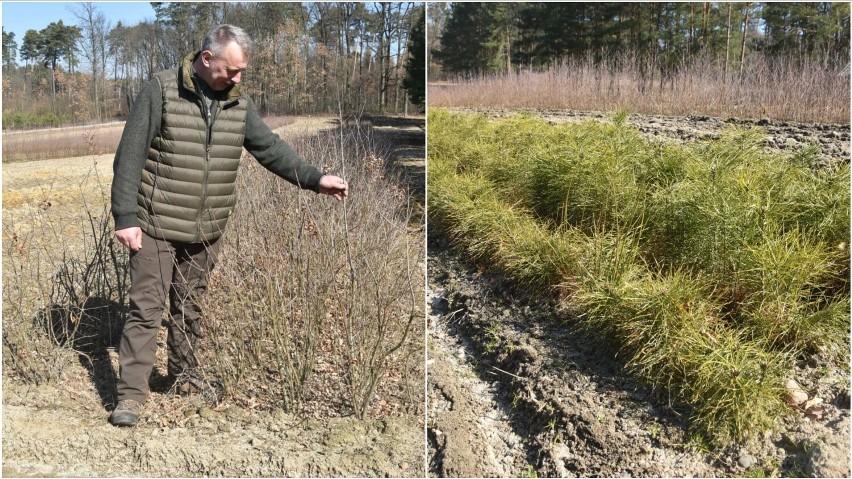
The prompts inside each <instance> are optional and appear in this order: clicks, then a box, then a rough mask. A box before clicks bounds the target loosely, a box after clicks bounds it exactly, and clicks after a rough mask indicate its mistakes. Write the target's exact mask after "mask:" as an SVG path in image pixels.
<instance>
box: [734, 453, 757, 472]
mask: <svg viewBox="0 0 852 479" xmlns="http://www.w3.org/2000/svg"><path fill="white" fill-rule="evenodd" d="M756 462H757V460H756V459H755V458H754V456H752V455H751V454H749V453H747V452H743V453H741V454H740V457H739V459H737V463H738V464H739V465H740V466H741V467H742V468H744V469H748V468H750V467H751V466H753V465H754V464H755V463H756Z"/></svg>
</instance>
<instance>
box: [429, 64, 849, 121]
mask: <svg viewBox="0 0 852 479" xmlns="http://www.w3.org/2000/svg"><path fill="white" fill-rule="evenodd" d="M750 61H751V63H750V64H749V68H748V71H747V72H746V73H745V74H744V75H743V76H742V77H737V78H733V79H730V78H729V79H728V81H727V82H726V81H724V75H722V74H720V73H719V71H720V68H719V66H718V65H714V64H712V63H709V62H705V63H704V64H695V65H689V66H684V67H682V68H680V69H678V70H676V71H674V72H672V73H671V74H669V75H666V76H662V75H660V74H659V73H658V72H657V73H650V71H651V69H650V68H647V67H643V66H642V65H639V64H637V62H636V61H634V60H631V59H620V58H613V59H609V60H608V61H607V62H605V63H603V64H597V65H596V64H594V63H593V62H592V61H591V60H588V59H579V60H578V59H568V60H565V61H563V62H561V63H560V64H558V65H555V66H553V67H551V68H550V69H548V70H546V71H535V70H533V71H530V70H522V71H520V72H518V73H515V74H509V75H489V76H484V77H475V78H468V79H460V80H458V81H455V82H453V83H449V84H448V83H440V84H430V85H429V106H430V107H513V108H562V109H572V110H594V111H612V110H616V109H618V108H625V109H627V110H629V111H631V112H635V113H645V114H663V115H691V114H692V115H694V114H701V115H710V116H716V117H723V118H724V117H745V118H773V119H779V120H790V121H800V122H812V123H839V124H848V123H849V113H850V110H849V75H848V73H847V74H841V71H842V69H843V67H844V66H845V65H840V66H839V67H835V66H828V67H826V66H823V65H819V64H816V63H805V64H803V65H796V64H793V63H792V62H789V61H782V60H769V59H766V58H762V57H758V56H753V57H751V60H750Z"/></svg>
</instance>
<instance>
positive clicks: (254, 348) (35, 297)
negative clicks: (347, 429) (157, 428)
mask: <svg viewBox="0 0 852 479" xmlns="http://www.w3.org/2000/svg"><path fill="white" fill-rule="evenodd" d="M357 125H358V123H355V126H353V127H347V128H345V129H344V131H342V132H341V131H339V130H338V131H336V132H334V133H328V134H321V135H319V136H317V135H313V136H302V137H296V136H293V137H288V138H286V139H287V141H288V142H289V143H290V144H291V145H293V146H294V148H295V149H296V150H297V151H299V152H300V153H301V154H302V155H303V156H304V157H305V158H306V159H307V160H308V161H309V162H311V163H313V164H316V165H319V166H322V167H324V168H326V169H328V170H329V171H331V172H334V173H337V174H344V175H345V176H346V178H347V180H348V181H349V182H350V185H351V192H352V195H351V197H350V199H348V200H347V201H346V202H345V203H339V202H336V201H334V200H333V199H331V198H329V197H326V196H321V195H315V194H314V193H312V192H308V191H299V190H297V189H296V188H295V187H293V186H291V185H289V184H287V183H286V182H284V181H283V180H280V179H278V178H276V177H274V175H271V174H270V173H268V172H267V171H265V170H264V169H263V168H261V167H260V166H259V165H257V164H256V163H255V162H254V160H252V159H250V158H248V157H246V158H245V159H244V161H245V164H244V165H243V169H242V172H241V178H240V180H239V188H240V191H241V199H240V204H239V206H238V208H237V210H236V212H235V215H234V218H233V220H232V224H231V225H230V226H229V230H228V232H227V233H226V235H225V239H224V241H226V243H225V246H224V251H223V255H222V260H221V263H220V264H219V265H218V266H217V268H216V270H215V271H214V273H213V277H212V278H211V286H210V290H209V291H208V294H207V295H206V296H205V298H204V302H203V304H204V308H205V318H206V321H207V323H206V327H207V331H206V332H207V338H206V339H205V340H203V343H202V344H204V345H205V346H206V348H205V350H204V352H202V353H200V354H199V360H200V363H201V365H202V369H203V371H204V373H205V375H206V379H207V380H208V382H209V384H210V385H211V386H214V387H213V388H211V392H215V393H216V394H215V395H212V396H207V397H208V398H211V399H216V400H221V399H222V398H229V399H230V400H232V401H234V402H236V403H238V404H240V405H242V406H244V407H246V408H249V409H271V408H282V409H285V410H288V411H291V412H294V413H297V414H305V415H310V416H314V417H330V416H345V415H350V414H354V415H356V416H358V417H365V416H386V415H392V414H397V413H401V412H414V411H417V410H418V408H420V407H422V404H423V397H422V394H423V392H422V382H423V370H422V357H423V349H422V347H423V346H422V337H423V324H424V323H423V302H422V298H423V295H424V291H423V288H424V285H423V283H424V281H423V270H422V267H423V265H422V260H423V256H424V251H423V247H424V245H423V240H422V224H421V221H420V220H416V219H412V217H411V212H412V210H413V208H412V205H411V204H410V201H409V196H408V193H407V192H406V191H404V190H402V189H400V188H399V187H398V186H397V183H396V179H395V178H394V176H393V174H392V173H390V172H389V170H388V169H387V168H386V167H387V165H386V164H385V162H384V159H385V158H387V156H386V155H387V154H388V152H389V146H390V145H381V144H377V142H376V141H375V139H374V138H373V135H372V133H371V131H370V129H369V128H366V127H364V128H359V127H358V126H357ZM341 142H342V143H343V145H342V147H341ZM344 165H345V169H344ZM84 193H85V194H84ZM108 193H109V187H108V184H107V182H106V181H104V180H103V179H101V178H97V177H96V176H91V177H89V178H87V179H86V181H84V182H83V184H81V185H80V193H79V196H76V197H72V198H71V199H68V198H66V199H65V200H66V201H68V202H70V204H71V205H72V206H70V207H68V208H65V207H62V208H60V207H58V205H56V204H53V205H52V206H51V204H50V203H47V202H43V204H42V203H38V201H26V202H25V206H24V207H21V208H19V209H18V210H16V211H15V214H14V215H12V214H7V215H6V217H5V218H4V224H3V230H4V231H3V233H4V242H3V266H4V268H3V274H4V288H3V317H4V322H3V364H4V377H5V378H14V379H17V380H21V381H24V382H26V383H29V384H40V383H44V382H50V381H57V380H61V379H62V378H63V375H64V374H65V373H64V372H65V371H67V370H68V367H69V365H70V364H71V363H72V362H74V361H78V362H79V363H80V364H82V365H84V366H85V367H86V368H87V369H88V371H89V373H90V376H91V380H92V382H93V383H94V384H95V387H96V388H97V389H98V392H99V393H100V394H101V396H102V398H103V400H104V402H105V404H106V403H109V402H110V401H111V400H113V399H114V387H115V386H114V381H115V376H116V373H117V371H116V369H115V363H114V356H115V352H114V351H115V348H116V346H117V341H118V338H119V337H120V333H121V328H122V324H123V321H124V318H125V317H126V314H127V306H126V304H125V299H126V291H127V286H128V272H127V255H126V252H125V251H124V249H123V248H122V247H121V246H120V245H119V244H118V243H117V242H115V241H114V240H113V235H112V219H111V218H110V216H109V213H108V207H107V206H105V205H106V203H107V198H108ZM69 209H73V210H74V212H75V214H76V215H81V216H75V217H74V218H73V220H69V217H68V214H69V212H68V210H69ZM81 211H82V213H80V212H81ZM158 367H159V366H158ZM161 373H162V372H159V373H158V372H157V371H156V370H155V378H154V382H157V381H159V379H158V378H160V376H161V375H162V374H161ZM155 387H157V386H156V385H155Z"/></svg>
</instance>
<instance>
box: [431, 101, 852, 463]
mask: <svg viewBox="0 0 852 479" xmlns="http://www.w3.org/2000/svg"><path fill="white" fill-rule="evenodd" d="M463 111H466V112H471V110H463ZM516 112H517V111H516V110H500V109H497V110H495V109H492V110H486V111H478V113H484V114H486V115H489V116H492V117H500V116H505V115H508V114H513V113H516ZM525 113H527V114H535V115H539V116H541V117H544V118H547V119H548V120H549V121H551V122H553V123H556V122H564V121H580V120H583V119H605V118H607V117H608V115H607V114H605V113H600V112H568V111H555V110H546V111H525ZM629 121H630V123H631V124H634V125H636V126H637V127H638V128H639V129H640V130H641V131H642V132H644V133H645V134H646V135H647V136H648V137H650V138H658V139H660V140H661V141H678V142H684V141H693V140H695V139H701V138H712V137H713V136H714V135H718V134H719V132H720V131H721V130H722V129H723V128H724V127H725V126H726V125H728V124H731V123H737V124H742V123H746V124H747V123H748V122H744V121H741V120H736V119H729V120H720V119H714V118H706V117H690V118H675V117H652V116H644V115H631V117H630V120H629ZM751 123H756V124H758V125H759V126H762V127H764V128H766V129H767V132H768V135H769V138H768V140H767V146H766V147H767V149H769V150H776V151H777V150H789V149H791V148H795V147H797V146H798V145H800V144H802V143H807V142H811V141H814V142H816V144H818V145H820V148H821V152H822V157H821V160H820V162H821V163H823V164H830V163H834V162H848V161H849V126H848V125H800V124H790V123H783V124H782V123H776V122H772V121H769V120H765V121H758V122H751ZM427 249H428V285H427V309H428V313H429V325H428V326H429V336H428V348H427V349H428V354H429V360H428V363H427V367H428V372H427V374H428V376H427V377H428V411H429V413H428V424H427V438H428V447H429V466H428V467H429V474H430V476H433V477H469V476H484V477H546V476H547V477H590V476H605V477H606V476H608V477H630V476H642V477H725V476H744V475H745V476H749V477H763V476H787V477H791V476H792V477H801V476H812V477H848V476H849V473H850V469H849V441H850V398H849V372H848V370H844V369H841V368H838V367H836V366H833V365H831V364H829V363H827V362H823V361H821V360H820V359H819V358H812V359H811V360H809V361H807V362H804V361H803V362H800V363H799V364H798V365H797V367H796V370H795V371H791V376H792V377H794V378H795V379H796V380H797V381H799V383H800V384H801V385H802V387H803V388H804V389H805V390H806V391H807V392H808V393H810V394H811V396H812V397H813V396H816V397H819V398H821V399H823V400H824V401H825V403H826V404H827V406H826V414H825V416H824V417H823V418H822V419H820V420H816V421H811V420H809V419H807V418H805V417H803V416H802V415H801V414H800V413H796V412H792V411H791V412H789V414H788V415H786V416H785V417H784V418H783V420H782V424H781V426H780V427H779V428H778V430H776V431H775V432H772V433H768V434H766V435H765V436H764V437H762V438H760V439H759V440H757V441H755V442H754V443H752V444H748V445H742V444H732V445H730V446H729V447H727V448H725V449H724V450H716V451H713V452H710V451H708V450H707V448H706V447H705V446H704V445H703V444H702V442H701V441H699V440H697V438H695V437H693V436H691V435H690V434H689V431H688V429H687V425H686V424H685V422H684V421H683V419H682V418H681V417H679V416H678V413H677V412H676V411H673V410H672V409H671V408H670V407H669V406H668V404H667V400H666V397H665V396H664V395H662V394H655V393H654V392H653V391H650V390H649V389H648V388H647V387H645V386H643V385H642V384H639V383H638V382H637V381H636V380H635V379H633V378H632V377H630V376H629V375H627V374H626V373H625V372H624V371H623V364H622V363H621V362H619V360H618V359H617V358H615V359H614V356H615V354H614V352H612V351H606V350H604V349H603V348H602V347H601V345H600V343H599V342H596V340H595V338H594V337H590V335H588V334H587V333H586V334H584V333H582V332H581V331H579V328H576V327H575V326H574V325H573V324H572V322H571V320H570V315H568V314H567V313H566V312H564V311H560V309H559V307H558V306H557V304H556V302H555V301H549V300H546V299H542V298H541V296H534V295H528V294H525V292H523V291H518V290H517V289H516V288H515V287H514V286H513V285H511V284H510V283H508V282H506V281H504V279H503V278H501V277H500V276H499V275H497V274H494V273H491V272H489V271H485V270H483V269H482V268H480V267H477V266H476V265H474V264H472V263H470V262H468V261H467V260H466V258H465V254H464V253H463V252H460V251H458V250H455V249H454V248H453V247H452V245H451V244H450V243H449V241H448V240H447V239H446V238H445V237H443V236H441V234H440V232H438V231H435V230H432V229H430V230H429V238H428V244H427Z"/></svg>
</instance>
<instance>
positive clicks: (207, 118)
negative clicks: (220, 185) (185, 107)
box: [195, 92, 213, 243]
mask: <svg viewBox="0 0 852 479" xmlns="http://www.w3.org/2000/svg"><path fill="white" fill-rule="evenodd" d="M196 96H197V97H198V102H199V104H200V106H201V115H202V116H203V117H204V123H205V125H207V128H206V130H207V134H206V137H207V138H206V141H205V143H206V144H205V145H204V146H205V148H204V178H203V179H202V180H201V206H200V207H199V209H198V213H197V214H196V216H195V235H196V237H195V242H196V243H200V242H201V239H202V238H201V236H202V231H201V230H202V225H203V221H202V219H201V216H202V215H203V214H204V206H205V205H206V204H207V178H208V176H209V175H210V141H211V138H210V136H211V135H210V132H211V130H212V128H213V121H212V118H211V114H210V108H208V107H207V101H206V100H205V99H204V98H203V97H202V96H201V95H200V94H198V93H197V92H196Z"/></svg>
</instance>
